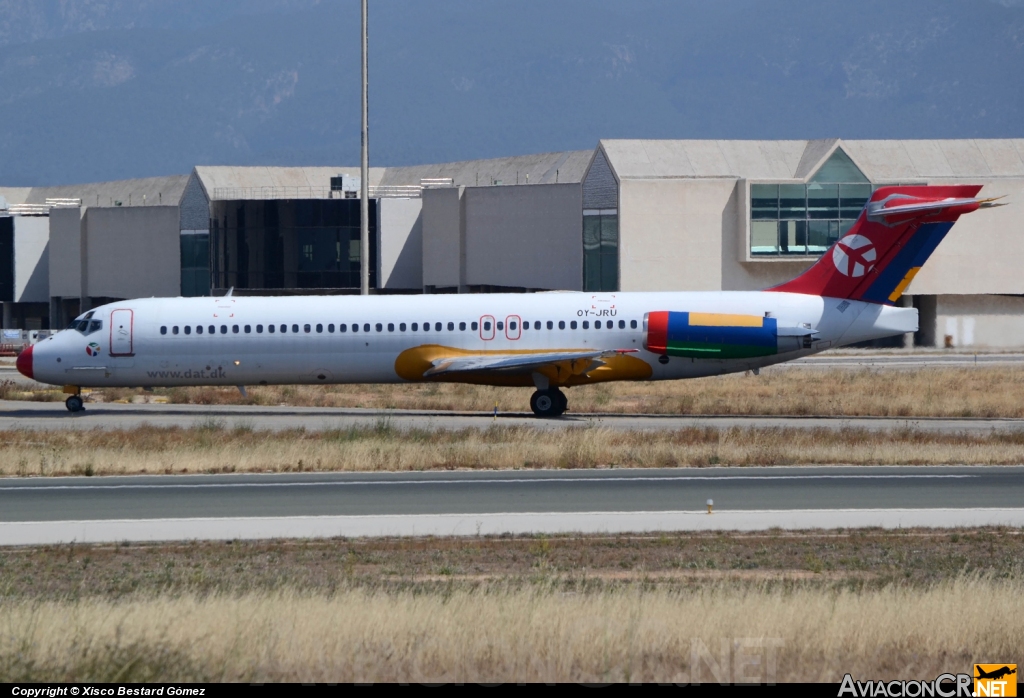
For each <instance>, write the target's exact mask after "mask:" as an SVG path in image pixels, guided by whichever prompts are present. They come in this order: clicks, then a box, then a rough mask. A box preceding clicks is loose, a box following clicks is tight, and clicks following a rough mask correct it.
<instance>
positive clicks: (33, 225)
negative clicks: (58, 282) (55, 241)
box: [14, 216, 50, 303]
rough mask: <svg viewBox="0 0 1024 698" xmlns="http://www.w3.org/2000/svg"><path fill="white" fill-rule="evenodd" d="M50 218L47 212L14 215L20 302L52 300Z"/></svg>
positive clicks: (16, 294)
mask: <svg viewBox="0 0 1024 698" xmlns="http://www.w3.org/2000/svg"><path fill="white" fill-rule="evenodd" d="M49 245H50V219H49V218H48V217H46V216H15V218H14V300H15V302H17V303H48V302H49V301H50V265H49V254H48V249H49Z"/></svg>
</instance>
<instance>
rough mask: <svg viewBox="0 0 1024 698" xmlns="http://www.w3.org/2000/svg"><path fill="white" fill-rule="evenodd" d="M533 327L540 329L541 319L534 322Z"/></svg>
mask: <svg viewBox="0 0 1024 698" xmlns="http://www.w3.org/2000/svg"><path fill="white" fill-rule="evenodd" d="M533 329H535V330H539V329H540V320H537V322H535V323H533Z"/></svg>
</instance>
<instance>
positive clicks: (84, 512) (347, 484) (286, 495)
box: [0, 466, 1024, 521]
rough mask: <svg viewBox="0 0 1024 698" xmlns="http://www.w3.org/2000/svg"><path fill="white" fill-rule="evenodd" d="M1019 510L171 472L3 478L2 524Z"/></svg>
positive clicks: (839, 477) (567, 485) (423, 479)
mask: <svg viewBox="0 0 1024 698" xmlns="http://www.w3.org/2000/svg"><path fill="white" fill-rule="evenodd" d="M708 499H713V500H714V501H715V507H716V509H717V510H719V511H737V510H749V511H753V510H758V511H759V510H775V511H779V510H798V509H799V510H808V509H812V510H813V509H822V510H824V509H893V508H898V509H927V508H948V509H963V508H983V507H1001V508H1015V507H1021V506H1022V504H1021V503H1022V502H1024V467H986V466H971V467H805V468H743V469H738V468H706V469H686V470H682V469H659V470H588V471H504V472H493V471H492V472H458V471H456V472H442V473H436V472H430V473H325V474H284V475H199V476H187V475H173V476H135V477H103V478H85V477H81V478H26V479H7V480H0V521H64V520H84V519H89V520H101V519H174V518H196V517H266V516H270V517H278V516H281V517H284V516H343V515H347V516H352V515H359V516H366V515H410V514H414V515H415V514H467V513H491V514H493V513H522V512H547V513H567V512H599V511H607V512H623V511H634V512H640V511H644V512H650V511H687V510H689V511H701V510H703V509H704V506H705V502H706V500H708Z"/></svg>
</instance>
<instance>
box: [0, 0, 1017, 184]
mask: <svg viewBox="0 0 1024 698" xmlns="http://www.w3.org/2000/svg"><path fill="white" fill-rule="evenodd" d="M369 34H370V37H369V41H370V118H371V133H370V158H371V163H372V164H374V165H406V164H417V163H424V162H442V161H451V160H460V159H470V158H483V157H496V156H501V155H511V154H523V153H531V152H544V151H552V150H572V149H579V148H591V147H593V146H594V145H595V144H596V142H597V140H598V139H599V138H820V137H829V136H840V137H843V138H972V137H987V138H996V137H1022V136H1024V130H1022V124H1021V117H1022V115H1024V110H1022V107H1024V81H1021V80H1020V77H1019V76H1020V74H1021V69H1022V68H1024V4H1022V3H1021V2H1019V1H1016V0H1003V1H1002V2H988V1H985V2H979V1H974V2H970V1H965V0H905V1H904V2H900V3H891V2H880V1H878V0H864V1H862V2H856V3H855V2H844V3H823V2H820V0H788V1H787V2H763V1H762V0H718V1H717V2H714V3H709V2H706V1H703V2H696V1H690V0H632V1H631V2H629V3H623V2H612V1H610V0H558V1H552V0H543V1H542V0H520V1H519V2H516V3H507V2H497V1H486V0H484V1H482V0H472V1H470V0H448V1H447V2H445V3H443V4H442V3H424V2H412V1H411V0H402V1H399V0H371V2H370V32H369ZM359 60H360V56H359V3H358V2H357V1H356V0H346V1H345V2H343V3H339V2H316V1H315V0H247V1H246V2H241V1H240V0H218V2H217V3H210V2H208V1H206V0H203V2H199V1H198V0H139V1H138V2H133V3H128V2H125V1H123V0H77V1H76V0H35V1H30V0H0V185H11V186H13V185H39V184H62V183H72V182H79V181H91V180H104V179H119V178H126V177H141V176H152V175H161V174H169V173H184V172H188V171H189V170H190V169H191V168H192V167H193V166H194V165H198V164H239V165H248V164H268V165H285V164H305V165H321V164H341V163H350V164H354V163H357V162H358V159H359Z"/></svg>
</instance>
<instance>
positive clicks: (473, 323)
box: [469, 320, 477, 332]
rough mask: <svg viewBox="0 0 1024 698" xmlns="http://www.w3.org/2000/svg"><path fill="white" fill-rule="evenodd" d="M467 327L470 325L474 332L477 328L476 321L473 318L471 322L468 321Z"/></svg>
mask: <svg viewBox="0 0 1024 698" xmlns="http://www.w3.org/2000/svg"><path fill="white" fill-rule="evenodd" d="M469 327H470V329H472V330H473V331H474V332H476V328H477V324H476V321H475V320H474V321H473V322H471V323H469Z"/></svg>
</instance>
